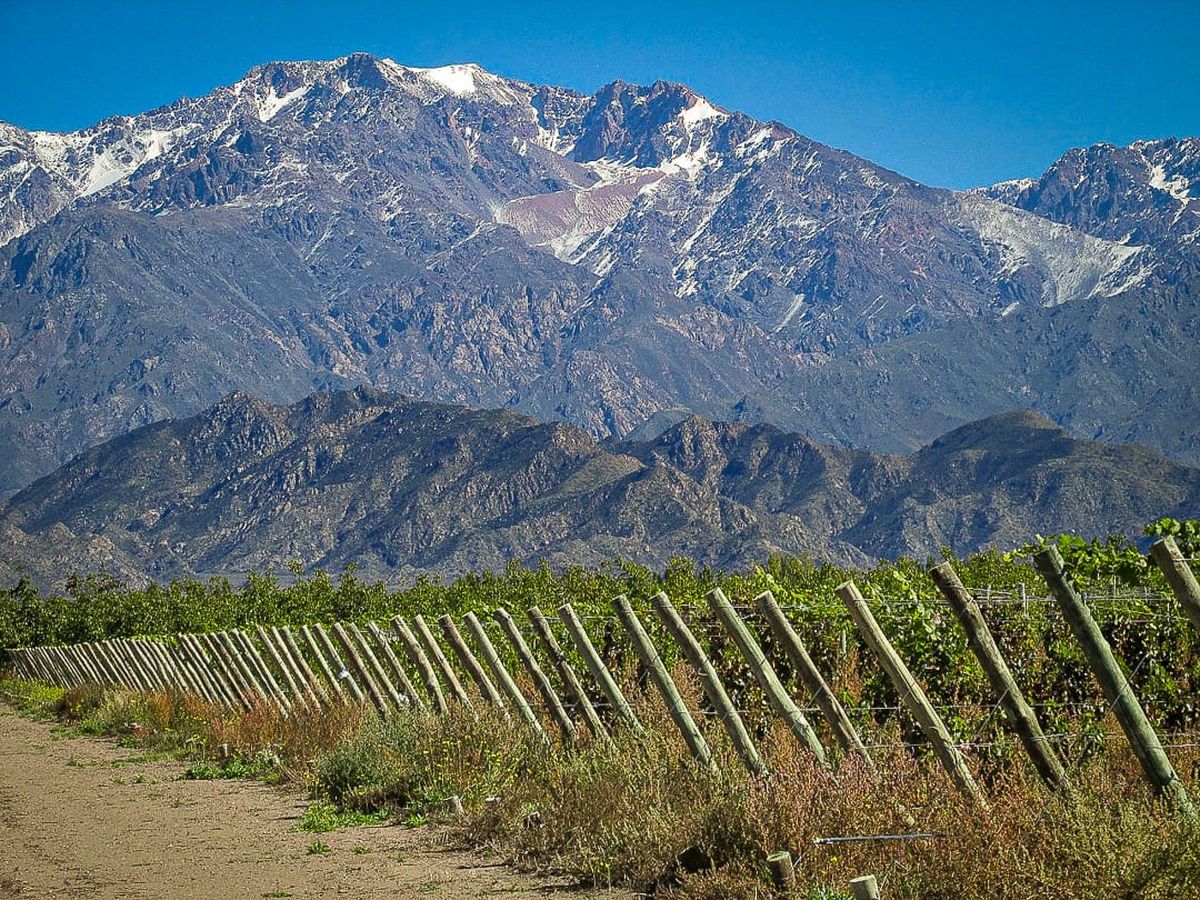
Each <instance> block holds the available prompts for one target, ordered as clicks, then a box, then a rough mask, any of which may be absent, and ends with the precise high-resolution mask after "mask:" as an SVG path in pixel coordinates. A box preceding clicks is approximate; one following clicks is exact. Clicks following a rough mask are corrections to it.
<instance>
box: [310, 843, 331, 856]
mask: <svg viewBox="0 0 1200 900" xmlns="http://www.w3.org/2000/svg"><path fill="white" fill-rule="evenodd" d="M331 852H333V848H332V847H330V846H329V845H328V844H327V843H325V842H324V841H321V840H316V841H313V842H312V843H311V844H309V845H308V855H309V856H317V855H318V854H321V853H331Z"/></svg>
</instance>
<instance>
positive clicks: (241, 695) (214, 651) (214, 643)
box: [197, 633, 254, 712]
mask: <svg viewBox="0 0 1200 900" xmlns="http://www.w3.org/2000/svg"><path fill="white" fill-rule="evenodd" d="M197 639H198V640H199V641H200V642H201V643H202V644H203V645H204V647H205V649H206V650H208V653H209V656H211V657H212V659H213V661H214V662H215V663H216V665H217V671H219V672H220V673H221V674H222V675H223V676H224V678H225V679H226V681H228V683H229V689H230V690H231V691H232V692H233V693H234V695H235V696H236V697H237V699H238V702H239V703H240V704H241V705H242V707H243V708H244V709H245V710H246V711H247V712H248V711H249V710H251V709H252V708H253V707H254V689H253V686H252V685H250V684H249V683H248V682H246V680H245V679H244V678H243V677H242V673H241V671H239V670H238V668H237V666H236V665H234V663H233V661H232V659H231V658H230V657H229V655H228V651H227V650H226V648H225V645H224V643H223V642H222V641H221V639H220V634H219V633H217V634H201V635H198V636H197Z"/></svg>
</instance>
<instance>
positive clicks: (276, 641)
mask: <svg viewBox="0 0 1200 900" xmlns="http://www.w3.org/2000/svg"><path fill="white" fill-rule="evenodd" d="M263 633H264V634H265V635H266V636H267V638H268V639H269V642H270V644H271V646H272V647H274V648H275V653H274V654H273V656H278V657H279V661H278V663H277V665H278V666H279V667H280V668H281V669H283V670H285V671H284V678H285V679H286V680H287V683H288V686H289V688H290V689H291V690H292V695H293V696H294V697H295V698H296V700H297V702H299V703H303V704H305V705H307V706H308V707H309V708H310V709H314V710H319V709H320V708H321V701H320V699H318V697H317V692H316V691H314V690H313V689H312V686H311V685H310V684H309V683H308V681H307V680H306V679H305V677H304V672H303V671H302V670H301V668H300V664H299V663H298V662H297V661H296V658H295V657H294V656H292V651H291V649H289V647H288V645H287V642H286V641H285V640H284V639H283V633H282V632H281V631H280V630H279V628H278V627H277V626H275V625H272V626H271V627H270V628H266V629H263ZM267 642H268V641H263V643H264V644H266V643H267Z"/></svg>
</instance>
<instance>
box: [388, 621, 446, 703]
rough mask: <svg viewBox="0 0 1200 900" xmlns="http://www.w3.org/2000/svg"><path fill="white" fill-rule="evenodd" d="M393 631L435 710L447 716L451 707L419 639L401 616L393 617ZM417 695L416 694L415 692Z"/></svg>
mask: <svg viewBox="0 0 1200 900" xmlns="http://www.w3.org/2000/svg"><path fill="white" fill-rule="evenodd" d="M391 624H392V631H393V632H395V634H396V637H398V638H399V639H400V643H401V645H403V647H404V652H405V654H406V655H407V656H408V659H409V662H411V663H412V664H413V668H414V669H416V670H417V677H418V678H420V679H421V684H422V685H423V686H424V688H425V693H426V694H428V695H429V699H430V700H431V701H432V702H433V708H434V709H435V710H437V712H438V713H439V714H441V715H445V714H446V712H447V710H448V709H449V707H447V706H446V697H445V695H444V694H442V686H441V684H440V683H439V682H438V680H437V675H436V674H435V673H434V671H433V666H432V665H430V663H429V657H428V656H426V655H425V651H424V650H423V649H422V648H421V645H420V644H419V643H417V637H416V635H414V634H413V633H412V629H411V628H409V627H408V623H407V622H405V621H404V620H403V619H402V618H400V617H399V616H393V617H392V622H391ZM414 693H415V692H414Z"/></svg>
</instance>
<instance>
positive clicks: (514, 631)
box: [492, 609, 575, 742]
mask: <svg viewBox="0 0 1200 900" xmlns="http://www.w3.org/2000/svg"><path fill="white" fill-rule="evenodd" d="M492 618H493V619H495V620H496V622H497V623H498V624H499V625H500V629H501V631H503V632H504V636H505V637H507V638H508V642H509V643H510V644H512V645H513V649H514V650H516V651H517V658H518V659H520V660H521V664H522V665H523V666H525V671H526V672H528V673H529V677H530V678H532V679H533V685H534V687H535V688H537V692H538V693H539V694H541V695H542V702H543V703H545V704H546V710H547V711H548V712H549V713H550V718H552V719H553V720H554V723H555V724H556V725H557V726H558V728H559V731H561V732H562V736H563V740H564V741H567V742H571V741H573V740H575V723H574V722H572V721H571V717H570V716H568V715H567V711H566V710H565V709H563V705H562V701H561V700H560V699H559V698H558V694H556V693H555V692H554V685H552V684H551V683H550V679H549V678H547V677H546V673H545V672H543V671H542V667H541V666H539V665H538V661H537V659H536V658H535V657H534V655H533V651H532V650H530V649H529V645H528V644H527V643H525V638H524V636H523V635H522V634H521V632H520V630H519V629H518V628H517V623H516V622H514V621H513V617H512V616H511V615H509V613H508V610H506V609H498V610H496V611H495V612H493V613H492Z"/></svg>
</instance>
